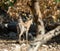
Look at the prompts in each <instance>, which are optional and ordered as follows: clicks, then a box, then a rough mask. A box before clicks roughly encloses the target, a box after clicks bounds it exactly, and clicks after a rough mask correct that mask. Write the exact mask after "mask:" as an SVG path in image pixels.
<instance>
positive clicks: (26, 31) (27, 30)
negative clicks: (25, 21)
mask: <svg viewBox="0 0 60 51" xmlns="http://www.w3.org/2000/svg"><path fill="white" fill-rule="evenodd" d="M26 41H27V43H28V29H27V30H26Z"/></svg>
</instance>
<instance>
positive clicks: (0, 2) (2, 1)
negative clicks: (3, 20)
mask: <svg viewBox="0 0 60 51" xmlns="http://www.w3.org/2000/svg"><path fill="white" fill-rule="evenodd" d="M15 2H16V0H0V7H1V8H4V9H5V10H7V9H8V7H9V6H13V5H14V3H15Z"/></svg>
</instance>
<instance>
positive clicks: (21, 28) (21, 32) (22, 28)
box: [19, 25, 25, 42]
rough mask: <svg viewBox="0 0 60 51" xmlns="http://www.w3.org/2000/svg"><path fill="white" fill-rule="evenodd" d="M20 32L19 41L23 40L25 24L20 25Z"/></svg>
mask: <svg viewBox="0 0 60 51" xmlns="http://www.w3.org/2000/svg"><path fill="white" fill-rule="evenodd" d="M20 30H21V31H20V34H19V42H21V36H22V35H23V33H24V31H25V29H24V26H23V25H20Z"/></svg>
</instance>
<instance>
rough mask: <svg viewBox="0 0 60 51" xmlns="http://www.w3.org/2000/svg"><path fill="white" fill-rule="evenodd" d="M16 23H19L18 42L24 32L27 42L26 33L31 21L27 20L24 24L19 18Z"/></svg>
mask: <svg viewBox="0 0 60 51" xmlns="http://www.w3.org/2000/svg"><path fill="white" fill-rule="evenodd" d="M18 22H19V23H18V25H19V28H20V29H21V30H20V34H19V42H20V41H21V36H22V35H23V34H24V32H26V40H28V31H29V28H30V26H31V24H32V22H33V19H28V20H27V21H26V22H23V20H22V18H21V16H20V18H19V20H18Z"/></svg>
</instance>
